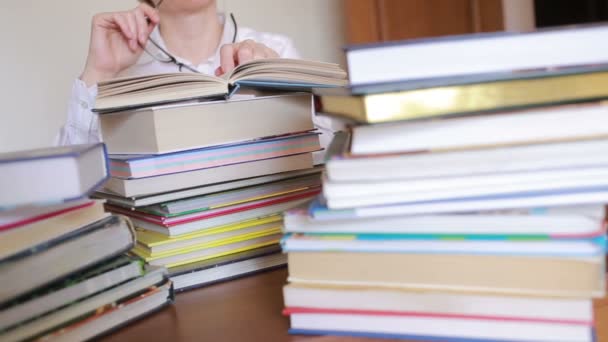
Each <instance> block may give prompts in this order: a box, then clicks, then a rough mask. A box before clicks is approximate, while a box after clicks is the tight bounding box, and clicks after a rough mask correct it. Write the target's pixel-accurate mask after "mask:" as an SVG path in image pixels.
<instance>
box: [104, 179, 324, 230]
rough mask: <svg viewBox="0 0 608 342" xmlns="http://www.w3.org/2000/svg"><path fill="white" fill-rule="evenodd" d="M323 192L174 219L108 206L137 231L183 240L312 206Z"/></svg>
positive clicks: (282, 197)
mask: <svg viewBox="0 0 608 342" xmlns="http://www.w3.org/2000/svg"><path fill="white" fill-rule="evenodd" d="M319 192H320V190H319V189H312V190H305V191H301V192H298V193H293V194H287V195H283V196H279V197H276V198H272V199H266V200H259V201H254V202H250V203H244V204H240V205H234V206H231V207H226V208H219V209H214V210H207V211H200V212H195V213H192V214H184V215H178V216H172V217H168V216H159V215H153V214H149V213H144V212H140V211H135V210H130V209H125V208H120V207H115V206H107V209H108V210H109V211H112V212H114V213H117V214H121V215H125V216H128V217H129V218H130V219H131V221H132V222H133V224H134V225H135V226H136V227H137V228H142V229H146V230H151V231H154V232H158V233H161V234H165V235H168V236H179V235H183V234H188V233H193V232H198V231H202V230H205V229H211V228H217V227H218V226H223V225H227V224H233V223H238V222H241V221H243V220H249V219H254V218H259V217H262V216H267V215H274V214H277V213H280V212H282V211H284V210H287V209H291V208H295V207H297V206H300V205H304V204H305V203H309V202H310V201H311V200H312V199H313V198H314V196H316V195H317V194H319Z"/></svg>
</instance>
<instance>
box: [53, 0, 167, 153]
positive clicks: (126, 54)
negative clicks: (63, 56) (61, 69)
mask: <svg viewBox="0 0 608 342" xmlns="http://www.w3.org/2000/svg"><path fill="white" fill-rule="evenodd" d="M158 20H159V18H158V13H157V12H156V10H155V9H153V8H152V7H150V6H148V5H146V4H142V5H139V6H138V7H137V8H135V9H133V10H131V11H126V12H116V13H101V14H97V15H95V17H93V21H92V23H91V39H90V43H89V54H88V56H87V61H86V65H85V68H84V70H83V72H82V75H81V76H80V78H79V79H77V80H75V81H74V84H73V85H72V93H71V95H70V100H69V102H68V116H67V120H66V123H65V125H64V126H63V127H62V128H61V130H60V131H59V134H58V135H57V137H56V138H55V144H56V145H71V144H84V143H92V142H97V141H100V140H101V137H100V133H99V122H98V120H97V116H96V115H95V114H93V113H92V112H91V109H92V107H93V104H94V102H95V101H94V99H95V96H96V95H97V83H99V82H101V81H105V80H108V79H111V78H113V77H115V76H116V75H117V74H118V73H119V72H121V71H122V70H124V69H126V68H128V67H130V66H131V65H133V64H134V63H135V62H136V61H137V60H138V59H139V57H140V56H141V54H142V52H143V48H142V46H145V44H146V42H147V40H148V37H149V36H150V33H151V32H152V30H153V29H154V27H155V26H156V25H157V23H158Z"/></svg>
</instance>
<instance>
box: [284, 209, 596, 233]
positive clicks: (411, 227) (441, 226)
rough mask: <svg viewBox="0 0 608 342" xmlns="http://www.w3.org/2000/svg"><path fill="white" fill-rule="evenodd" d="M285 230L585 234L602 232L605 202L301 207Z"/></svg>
mask: <svg viewBox="0 0 608 342" xmlns="http://www.w3.org/2000/svg"><path fill="white" fill-rule="evenodd" d="M284 216H285V217H284V225H285V232H287V233H304V234H318V235H324V234H343V235H346V236H349V235H353V234H386V235H389V236H392V235H396V236H401V237H410V238H413V239H416V238H418V239H425V238H440V237H452V238H455V239H462V238H464V237H466V236H476V237H479V238H494V239H508V238H524V239H525V238H535V239H554V240H557V239H572V238H578V239H585V238H592V237H597V236H601V235H602V234H603V231H604V220H605V216H606V215H605V207H604V204H603V203H602V204H597V205H590V206H563V207H544V208H543V207H537V208H521V209H512V210H496V211H485V212H469V213H463V214H443V215H414V216H380V217H373V218H352V219H351V218H349V219H340V220H314V219H313V218H312V217H310V216H309V215H308V211H307V210H306V208H295V209H291V210H288V211H287V212H285V215H284Z"/></svg>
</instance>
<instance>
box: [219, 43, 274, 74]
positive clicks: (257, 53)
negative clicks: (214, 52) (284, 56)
mask: <svg viewBox="0 0 608 342" xmlns="http://www.w3.org/2000/svg"><path fill="white" fill-rule="evenodd" d="M277 57H279V54H278V53H277V52H276V51H274V50H273V49H271V48H269V47H268V46H266V45H264V44H260V43H256V42H254V41H253V40H251V39H247V40H244V41H242V42H239V43H234V44H226V45H224V46H222V47H221V49H220V67H219V68H217V69H216V70H215V75H216V76H220V75H223V74H225V73H229V72H231V71H232V70H234V68H235V67H237V66H239V65H241V64H243V63H245V62H249V61H252V60H254V59H261V58H277Z"/></svg>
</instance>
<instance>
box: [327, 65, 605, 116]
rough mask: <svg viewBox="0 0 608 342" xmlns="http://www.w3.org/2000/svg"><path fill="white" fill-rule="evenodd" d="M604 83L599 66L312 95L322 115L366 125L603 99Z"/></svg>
mask: <svg viewBox="0 0 608 342" xmlns="http://www.w3.org/2000/svg"><path fill="white" fill-rule="evenodd" d="M515 77H517V76H515ZM607 85H608V71H606V69H601V70H590V71H588V72H582V73H571V74H565V75H552V76H546V77H536V78H514V79H511V80H503V81H494V82H484V83H475V84H464V85H451V86H450V85H448V86H446V85H443V84H442V85H440V86H437V87H432V88H423V89H411V90H402V91H396V92H389V93H380V94H363V95H358V94H353V93H352V92H351V91H348V90H345V89H342V88H340V89H327V90H324V89H322V90H319V91H317V92H316V94H317V95H318V96H319V98H320V104H321V108H320V110H321V111H322V112H323V113H327V114H332V115H337V116H340V117H345V118H348V119H352V120H355V121H357V122H360V123H370V124H371V123H381V122H393V121H400V120H414V119H426V118H438V117H449V116H456V115H465V114H477V113H480V112H490V111H497V110H506V109H515V108H521V107H530V106H538V105H545V104H547V103H571V102H577V101H583V100H593V99H602V98H606V97H608V91H607V90H606V89H607V88H608V86H607Z"/></svg>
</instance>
